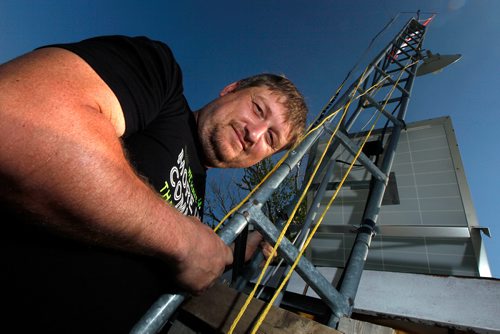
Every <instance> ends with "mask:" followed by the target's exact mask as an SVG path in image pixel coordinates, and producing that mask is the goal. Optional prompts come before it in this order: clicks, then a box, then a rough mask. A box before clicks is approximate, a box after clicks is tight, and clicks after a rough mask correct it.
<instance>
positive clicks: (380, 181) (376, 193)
mask: <svg viewBox="0 0 500 334" xmlns="http://www.w3.org/2000/svg"><path fill="white" fill-rule="evenodd" d="M425 31H426V27H425V23H424V24H421V23H419V21H418V20H417V19H415V18H412V19H410V20H409V21H408V22H407V23H406V24H405V25H404V27H403V29H402V30H401V31H400V32H399V33H398V34H397V35H396V37H394V39H393V40H392V41H391V42H390V43H389V44H388V45H387V46H386V47H385V48H384V49H383V50H382V51H381V52H380V53H379V54H378V55H377V56H376V57H375V58H374V60H373V61H372V62H371V63H370V64H369V65H368V67H367V68H366V70H365V71H364V72H363V74H362V75H361V76H360V77H359V78H358V79H357V80H355V81H354V83H353V84H352V85H351V86H350V87H349V88H348V89H347V90H346V91H345V93H344V94H343V95H342V96H341V97H340V98H339V99H338V100H337V101H336V102H335V103H332V105H331V106H327V107H326V108H325V110H324V112H323V113H322V115H320V117H319V118H318V120H317V121H316V122H315V124H314V125H313V127H312V128H314V126H316V125H318V127H317V129H316V130H314V131H313V132H311V133H310V134H309V135H308V136H307V137H305V139H304V140H303V141H302V142H301V143H300V144H299V145H298V146H297V147H296V148H295V149H294V150H293V151H291V152H289V154H288V157H287V159H286V160H285V161H284V163H283V164H282V165H281V166H280V167H279V168H278V169H277V170H276V171H275V172H274V173H273V174H272V175H271V176H270V177H269V178H268V179H267V181H266V182H265V183H263V184H262V186H261V187H260V188H259V189H258V190H257V191H256V192H255V193H254V194H253V195H252V197H250V198H249V199H248V200H247V202H246V203H245V204H244V205H243V206H241V208H240V209H239V210H238V211H237V213H235V214H234V215H233V217H232V218H231V219H230V220H229V221H228V222H227V223H226V224H225V226H224V227H223V228H222V229H221V230H220V232H219V235H220V237H221V238H222V240H223V241H224V242H225V243H226V244H231V243H233V242H234V241H235V239H236V238H237V236H238V235H239V234H240V233H241V232H242V231H244V230H245V228H246V227H247V226H248V224H253V225H254V227H255V228H256V229H257V230H258V231H259V232H260V233H261V234H262V235H263V236H264V238H265V239H266V240H267V241H269V242H270V243H271V244H275V243H276V240H277V239H278V236H279V235H280V231H279V227H277V226H275V225H273V224H272V223H271V222H270V220H269V219H268V217H266V215H265V214H264V213H263V211H262V208H263V204H264V203H265V202H266V201H267V200H268V199H269V198H270V196H271V195H272V193H273V191H274V190H275V189H277V187H278V186H279V185H280V183H281V182H282V181H283V180H284V179H285V178H286V177H287V175H288V174H289V173H290V172H291V171H292V170H293V168H294V167H296V166H297V164H298V163H299V162H300V161H301V159H302V157H303V156H304V155H305V154H306V153H307V152H308V151H309V150H310V149H311V148H313V147H314V146H315V145H317V142H318V140H319V139H320V138H321V136H322V135H324V134H331V133H333V131H334V128H335V127H336V125H334V124H333V121H334V119H335V118H330V119H327V118H328V115H330V114H332V113H334V112H335V111H337V110H341V109H342V108H344V107H345V106H346V105H349V104H350V103H351V101H353V100H354V99H357V100H358V101H357V106H356V107H355V108H353V110H352V111H350V112H349V114H348V115H346V117H345V118H343V119H342V121H341V123H340V124H339V131H337V132H336V133H335V140H334V141H333V143H332V145H331V146H330V148H329V149H328V151H327V152H326V155H325V158H324V160H323V162H322V164H321V166H320V167H319V170H318V173H317V174H316V175H318V176H319V175H322V178H320V177H318V180H317V181H316V182H315V183H319V184H320V186H319V188H318V189H317V191H316V194H315V197H314V199H313V203H312V205H311V206H310V211H309V213H308V214H307V217H306V220H305V222H304V226H303V232H304V233H302V235H305V234H306V233H307V232H306V231H308V230H309V229H310V228H311V226H312V225H313V224H314V222H313V217H315V216H316V214H317V212H316V211H315V210H317V207H318V205H317V203H318V202H319V201H321V199H322V198H323V196H324V193H325V191H326V186H327V184H328V183H329V180H330V177H331V175H332V170H333V165H334V164H330V163H329V161H330V160H331V157H332V156H333V155H334V153H335V150H336V149H338V148H345V149H346V150H347V151H349V152H351V153H352V155H353V156H354V155H355V154H356V153H357V152H358V151H359V149H360V148H359V146H358V145H357V144H356V143H355V142H354V141H353V140H352V139H351V138H352V134H353V133H352V130H353V125H354V123H355V121H356V119H358V117H359V116H361V115H366V114H367V113H370V112H375V113H377V115H378V114H380V116H381V117H383V118H385V119H386V120H387V125H386V126H388V124H390V127H391V128H392V131H391V136H390V138H389V139H388V140H387V141H386V144H385V146H384V148H383V149H384V154H383V158H382V160H381V161H380V162H379V163H375V162H373V161H372V160H371V159H370V158H369V157H368V156H367V155H365V154H364V153H361V154H360V155H359V157H358V163H359V164H362V165H363V166H364V167H365V168H366V170H367V171H369V172H370V173H371V174H372V182H371V185H370V191H369V196H368V201H367V203H366V208H365V214H364V217H363V220H362V222H361V223H360V226H359V228H358V229H357V237H356V241H355V243H354V246H353V249H352V251H351V255H350V257H349V260H348V262H347V264H346V267H345V270H344V274H343V278H342V280H341V282H340V284H339V286H338V288H334V287H333V286H332V285H331V284H330V282H329V281H328V280H327V279H326V278H325V277H324V276H323V275H322V274H321V273H320V272H319V271H318V270H317V269H316V268H315V267H314V265H313V264H312V263H311V262H310V261H309V260H308V259H306V258H301V259H300V261H299V262H298V265H297V267H296V268H295V270H296V272H297V273H298V274H299V275H300V276H301V277H302V278H303V279H304V281H305V282H306V283H307V284H308V285H309V286H310V287H311V288H312V289H313V290H314V291H315V292H316V293H317V294H318V295H319V296H320V297H321V298H322V300H323V301H324V302H325V304H326V305H328V306H329V308H330V309H331V313H332V317H331V319H330V326H331V327H335V326H336V324H337V323H338V321H339V319H340V318H342V317H349V316H350V315H351V314H352V309H353V305H354V299H355V296H356V292H357V289H358V286H359V282H360V279H361V274H362V272H363V268H364V264H365V259H366V256H367V254H368V250H369V247H370V242H371V239H372V237H373V235H374V233H375V227H376V223H377V218H378V212H379V210H380V206H381V203H382V198H383V195H384V192H385V189H386V187H387V184H388V180H389V173H390V171H391V166H392V163H393V160H394V155H395V150H396V147H397V144H398V140H399V137H400V133H401V130H402V129H403V128H404V127H405V121H404V119H405V116H406V111H407V107H408V103H409V100H410V93H411V89H412V86H413V82H414V79H415V76H416V70H417V64H418V62H419V61H420V60H421V59H422V53H421V52H422V42H423V39H424V36H425ZM389 89H391V90H393V92H392V96H391V97H390V98H383V99H382V100H379V99H378V98H377V96H378V95H384V92H387V91H388V90H389ZM324 120H326V121H325V122H324V123H322V121H324ZM321 123H322V125H320V124H321ZM312 160H313V159H311V160H310V161H312ZM278 254H279V255H280V256H281V257H282V258H283V259H284V260H285V261H286V262H287V263H288V264H290V265H291V264H292V263H294V262H295V260H296V258H297V256H298V254H299V251H298V250H297V248H296V247H295V246H294V245H293V244H292V243H291V242H290V241H289V240H288V239H286V238H284V239H283V240H282V242H281V244H280V245H279V248H278ZM184 298H185V295H182V294H179V295H163V296H161V297H160V298H159V299H158V300H157V301H156V303H155V304H153V305H152V306H151V308H150V309H149V311H148V312H147V313H146V314H145V315H144V316H143V318H142V319H141V320H140V321H139V322H138V323H137V324H136V326H135V327H134V328H133V329H132V331H131V333H157V332H158V331H159V330H161V328H162V327H163V326H164V324H165V323H166V322H167V321H168V319H169V317H170V316H171V315H172V314H173V312H175V310H176V309H177V307H178V306H179V305H180V304H181V303H182V301H183V300H184Z"/></svg>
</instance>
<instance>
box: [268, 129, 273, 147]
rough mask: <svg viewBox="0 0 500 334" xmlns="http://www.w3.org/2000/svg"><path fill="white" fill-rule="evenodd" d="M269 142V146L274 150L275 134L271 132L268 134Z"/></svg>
mask: <svg viewBox="0 0 500 334" xmlns="http://www.w3.org/2000/svg"><path fill="white" fill-rule="evenodd" d="M267 138H268V139H267V140H268V142H269V146H271V147H272V148H274V136H273V133H272V132H271V131H269V132H268V133H267Z"/></svg>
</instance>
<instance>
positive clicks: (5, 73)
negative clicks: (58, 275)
mask: <svg viewBox="0 0 500 334" xmlns="http://www.w3.org/2000/svg"><path fill="white" fill-rule="evenodd" d="M124 130H125V122H124V119H123V113H122V111H121V108H120V105H119V103H118V101H117V99H116V97H115V96H114V94H113V93H112V92H111V90H110V89H109V87H108V86H107V85H106V84H105V83H104V82H103V81H102V80H101V79H100V78H99V76H98V75H97V74H96V73H95V72H94V71H93V70H92V69H91V68H90V67H89V66H88V65H87V64H86V63H85V62H84V61H83V60H81V59H80V58H79V57H78V56H76V55H74V54H72V53H70V52H68V51H65V50H62V49H55V48H52V49H42V50H38V51H35V52H33V53H31V54H28V55H25V56H23V57H20V58H18V59H16V60H14V61H11V62H9V63H7V64H4V65H2V66H0V189H1V190H0V199H1V200H2V201H4V202H8V203H9V204H10V205H14V206H17V207H21V208H22V209H23V210H24V211H25V212H30V213H31V214H33V215H35V216H37V217H39V218H41V219H43V221H44V222H45V223H46V224H47V226H48V228H50V229H53V230H56V231H59V232H62V233H65V234H67V235H70V236H72V237H74V238H78V239H80V240H86V241H91V242H94V243H99V244H102V245H106V246H110V247H114V248H121V249H127V250H132V251H134V252H138V253H144V254H150V255H154V256H158V257H160V258H162V259H164V260H166V261H167V262H169V263H171V264H173V265H174V267H175V268H177V270H178V279H179V281H180V282H181V283H182V284H184V285H185V287H187V288H188V289H190V290H191V291H199V290H203V289H205V288H206V287H207V286H209V285H210V284H211V283H212V281H213V280H214V279H215V278H216V277H218V276H219V275H220V274H221V273H222V271H223V269H224V267H225V265H227V264H229V263H231V262H232V256H231V253H230V250H229V248H228V247H227V246H225V245H224V244H223V243H222V241H221V240H220V239H219V238H218V237H217V236H216V235H215V234H214V233H213V232H212V231H211V230H210V229H209V228H208V227H206V226H204V225H203V224H201V223H200V222H199V221H197V220H196V219H194V218H191V217H185V216H183V215H182V214H180V213H179V212H177V210H175V209H174V208H172V207H170V206H168V205H166V204H165V202H164V201H163V200H162V199H161V198H160V197H159V196H158V195H157V194H156V193H155V192H154V191H153V190H152V189H150V188H149V186H148V185H146V184H145V183H143V182H142V180H141V179H140V178H138V177H137V175H136V174H135V172H134V170H133V169H132V168H131V167H130V165H129V163H128V161H127V160H126V158H125V155H124V152H123V149H122V146H121V143H120V140H119V136H121V135H122V134H123V132H124Z"/></svg>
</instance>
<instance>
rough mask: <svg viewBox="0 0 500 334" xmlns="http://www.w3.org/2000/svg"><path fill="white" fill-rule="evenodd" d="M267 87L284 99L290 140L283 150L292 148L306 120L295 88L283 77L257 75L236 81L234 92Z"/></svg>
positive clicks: (302, 101)
mask: <svg viewBox="0 0 500 334" xmlns="http://www.w3.org/2000/svg"><path fill="white" fill-rule="evenodd" d="M263 86H264V87H267V88H269V89H270V90H271V91H272V92H276V93H278V94H281V95H282V96H284V97H285V98H286V100H285V102H284V105H285V107H286V109H287V110H288V113H287V114H286V115H285V121H286V122H288V123H289V124H290V138H289V142H288V144H287V145H285V147H284V148H285V149H288V148H290V147H292V146H294V145H295V144H296V143H297V141H298V140H299V139H300V137H301V136H302V134H303V133H304V129H305V126H306V120H307V111H308V110H307V105H306V102H305V101H304V97H303V96H302V94H301V93H300V92H299V90H298V89H297V87H295V85H294V84H293V83H292V82H291V81H290V80H289V79H287V78H286V77H285V76H283V75H276V74H271V73H262V74H257V75H254V76H251V77H248V78H245V79H242V80H239V81H238V86H237V87H236V88H235V91H238V90H242V89H245V88H249V87H263Z"/></svg>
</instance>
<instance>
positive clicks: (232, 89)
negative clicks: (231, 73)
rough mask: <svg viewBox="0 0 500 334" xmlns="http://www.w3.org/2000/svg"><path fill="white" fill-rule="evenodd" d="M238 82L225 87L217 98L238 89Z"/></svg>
mask: <svg viewBox="0 0 500 334" xmlns="http://www.w3.org/2000/svg"><path fill="white" fill-rule="evenodd" d="M239 84H240V83H239V82H238V81H236V82H233V83H231V84H229V85H227V86H226V87H224V89H222V91H221V92H220V93H219V96H224V95H226V94H227V93H231V92H232V91H234V90H235V89H236V88H238V86H239Z"/></svg>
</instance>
